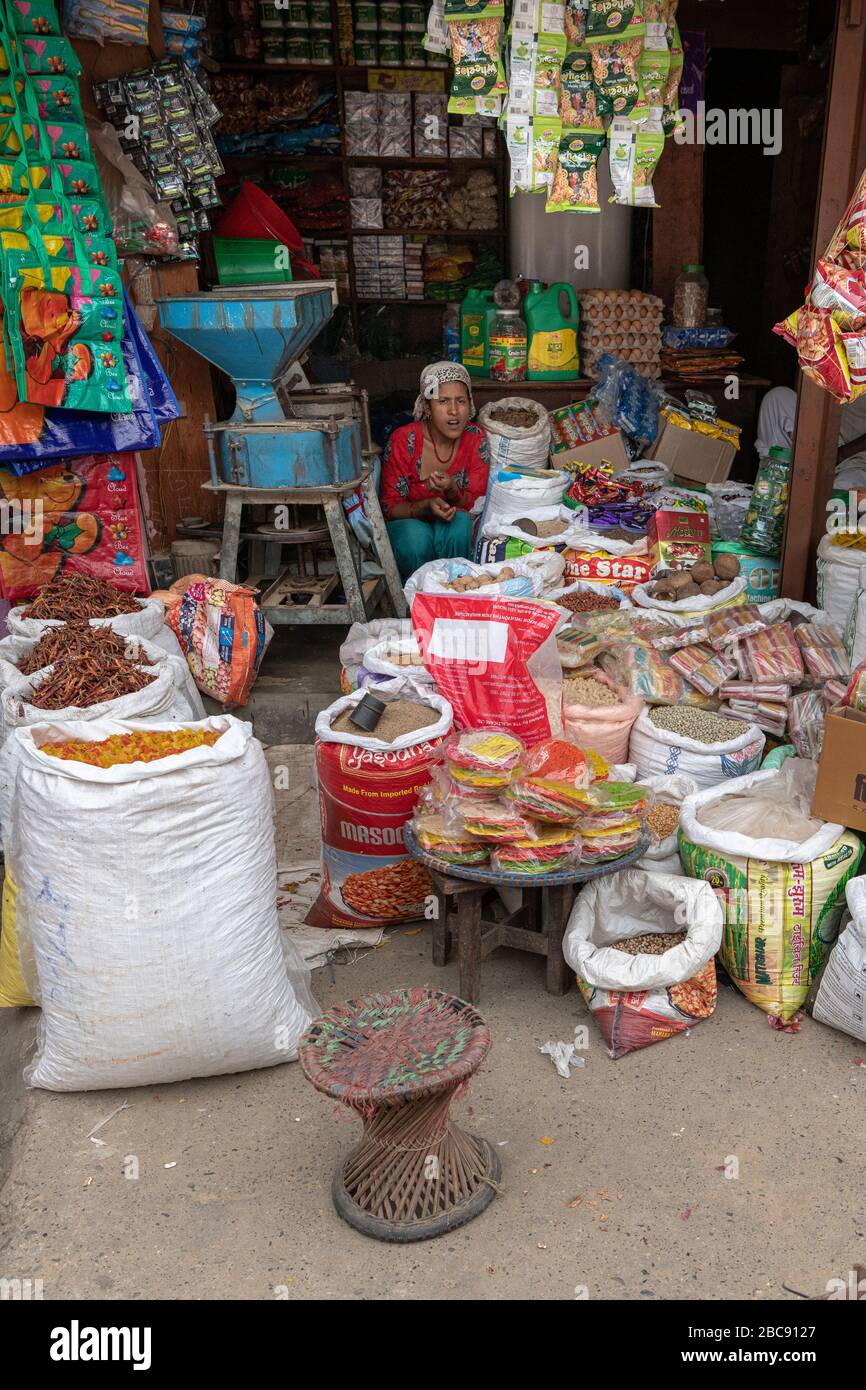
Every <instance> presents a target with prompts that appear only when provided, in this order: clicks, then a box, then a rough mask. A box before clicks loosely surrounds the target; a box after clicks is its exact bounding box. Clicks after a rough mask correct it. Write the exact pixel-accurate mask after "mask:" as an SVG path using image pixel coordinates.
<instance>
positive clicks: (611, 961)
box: [563, 869, 723, 1058]
mask: <svg viewBox="0 0 866 1390" xmlns="http://www.w3.org/2000/svg"><path fill="white" fill-rule="evenodd" d="M722 920H723V919H722V909H721V907H720V905H719V903H718V902H717V901H716V895H715V893H714V892H713V891H712V888H711V887H710V885H709V884H708V883H697V882H694V881H692V880H689V879H687V878H677V877H676V876H674V875H673V874H652V873H645V872H644V871H643V870H642V869H623V870H622V871H621V872H620V873H618V874H615V875H614V876H613V877H611V878H605V879H601V880H599V881H597V882H595V883H589V884H587V886H586V887H585V888H584V889H583V890H582V892H581V893H580V894H579V896H578V898H577V901H576V903H575V905H574V907H573V909H572V913H571V917H570V918H569V921H568V927H567V928H566V933H565V938H564V940H563V950H564V952H565V959H566V960H567V961H568V963H569V965H570V966H571V967H572V969H573V970H574V972H575V974H576V975H577V983H578V985H579V987H580V991H581V993H582V995H583V997H584V999H585V1001H586V1004H587V1006H588V1008H589V1011H590V1013H591V1014H592V1017H593V1018H594V1020H595V1022H596V1023H597V1024H598V1027H599V1029H600V1030H601V1034H602V1037H603V1038H604V1040H605V1042H606V1043H607V1046H608V1049H609V1051H610V1055H611V1057H613V1058H617V1057H624V1056H625V1054H626V1053H627V1052H636V1051H637V1050H638V1049H639V1048H641V1047H649V1045H650V1044H651V1043H655V1042H661V1041H662V1040H663V1039H664V1038H670V1037H673V1035H674V1034H675V1033H682V1032H684V1031H685V1030H686V1028H691V1027H693V1026H694V1024H695V1023H698V1022H700V1020H701V1019H704V1018H709V1017H710V1015H711V1014H712V1013H713V1011H714V1010H715V1007H716V967H715V961H714V960H713V957H714V956H715V954H716V951H717V950H718V949H719V943H720V941H721V939H722Z"/></svg>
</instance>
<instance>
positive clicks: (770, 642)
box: [738, 623, 804, 685]
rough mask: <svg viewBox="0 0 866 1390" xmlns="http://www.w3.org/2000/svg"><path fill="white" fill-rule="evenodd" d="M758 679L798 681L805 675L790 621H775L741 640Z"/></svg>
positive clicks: (743, 649)
mask: <svg viewBox="0 0 866 1390" xmlns="http://www.w3.org/2000/svg"><path fill="white" fill-rule="evenodd" d="M738 645H739V646H740V649H741V650H742V652H743V655H744V656H745V658H746V661H747V662H748V666H749V672H750V675H751V679H752V680H755V681H784V682H785V683H786V684H789V685H799V684H800V682H801V680H802V679H803V675H804V672H803V661H802V658H801V656H800V648H799V647H798V646H797V643H796V640H795V638H794V629H793V628H792V626H791V624H790V623H775V624H774V625H773V626H772V627H764V628H762V629H761V631H760V632H755V633H753V634H752V635H751V637H746V638H745V639H744V640H743V641H742V643H740V644H738Z"/></svg>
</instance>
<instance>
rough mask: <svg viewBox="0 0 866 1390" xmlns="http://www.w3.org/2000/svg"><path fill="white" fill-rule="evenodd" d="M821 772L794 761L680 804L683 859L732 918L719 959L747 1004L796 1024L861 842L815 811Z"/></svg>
mask: <svg viewBox="0 0 866 1390" xmlns="http://www.w3.org/2000/svg"><path fill="white" fill-rule="evenodd" d="M816 771H817V769H816V766H815V764H814V763H812V762H808V761H806V760H805V759H801V758H789V759H788V760H787V761H786V762H785V763H783V765H782V767H781V768H780V769H779V770H778V771H775V772H772V771H771V772H756V773H753V774H752V775H751V776H749V777H742V778H740V779H739V780H738V781H735V782H730V783H726V784H725V786H724V787H712V788H710V789H709V790H707V791H702V792H698V794H697V795H696V796H692V797H689V798H688V799H687V800H686V801H685V802H684V803H683V809H682V814H681V818H680V838H679V847H680V858H681V859H682V863H683V868H684V869H685V871H686V873H687V874H688V875H689V876H690V877H691V878H695V879H704V880H705V881H706V882H707V883H709V884H710V885H711V887H712V888H714V889H715V890H716V892H717V893H718V895H719V901H720V902H721V904H722V907H723V908H724V913H725V932H724V937H723V940H722V949H721V959H722V962H723V964H724V967H725V969H726V970H727V972H728V974H729V975H730V976H731V978H732V980H733V981H734V983H735V984H736V986H737V988H738V989H740V990H741V991H742V992H743V994H745V996H746V998H747V999H749V1000H751V1002H752V1003H753V1004H757V1005H758V1007H759V1008H761V1009H763V1010H764V1012H765V1013H768V1014H773V1015H775V1016H776V1017H778V1018H781V1019H789V1018H791V1017H792V1016H793V1015H794V1014H795V1013H796V1012H797V1011H798V1009H800V1008H802V1006H803V1004H804V1002H805V999H806V995H807V993H808V990H809V985H810V983H811V981H812V979H813V978H814V976H815V975H816V974H817V972H818V970H819V969H820V967H821V964H822V963H823V961H824V958H825V955H826V953H827V951H828V949H829V947H830V946H831V944H832V943H833V941H834V939H835V937H836V932H837V931H838V927H839V919H840V916H841V912H842V907H843V904H844V888H845V884H846V883H847V881H848V879H850V878H853V877H854V875H855V874H856V873H857V868H858V865H859V863H860V859H861V857H862V854H863V844H862V842H861V840H860V839H859V837H858V836H857V835H855V834H853V833H852V832H851V831H849V830H844V829H843V827H842V826H841V825H831V824H829V823H827V822H825V821H820V820H818V819H817V818H816V817H813V816H812V815H811V805H812V794H813V792H814V786H815V776H816Z"/></svg>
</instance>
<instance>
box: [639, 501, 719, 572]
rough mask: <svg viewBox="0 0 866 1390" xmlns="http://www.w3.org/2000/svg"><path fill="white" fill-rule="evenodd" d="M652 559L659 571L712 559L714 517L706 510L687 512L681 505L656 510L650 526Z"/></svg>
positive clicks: (686, 567) (648, 529) (681, 567)
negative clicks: (711, 523) (712, 524)
mask: <svg viewBox="0 0 866 1390" xmlns="http://www.w3.org/2000/svg"><path fill="white" fill-rule="evenodd" d="M647 541H648V543H649V558H650V564H651V566H652V571H653V574H655V572H656V571H657V570H661V569H665V570H690V569H691V567H692V565H696V564H698V563H699V562H700V561H701V560H705V561H707V562H708V563H709V562H710V561H711V556H712V550H711V547H710V519H709V517H708V516H707V514H706V512H687V511H684V510H683V509H682V508H680V507H672V508H670V509H663V510H662V511H658V512H653V515H652V516H651V517H650V523H649V526H648V527H647Z"/></svg>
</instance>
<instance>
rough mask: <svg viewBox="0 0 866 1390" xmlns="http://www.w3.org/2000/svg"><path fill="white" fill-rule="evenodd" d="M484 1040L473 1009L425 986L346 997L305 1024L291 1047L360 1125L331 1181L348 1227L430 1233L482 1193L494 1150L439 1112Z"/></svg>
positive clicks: (388, 1234) (449, 1224)
mask: <svg viewBox="0 0 866 1390" xmlns="http://www.w3.org/2000/svg"><path fill="white" fill-rule="evenodd" d="M489 1047H490V1031H489V1029H488V1027H487V1025H486V1023H485V1022H484V1019H483V1018H482V1017H481V1015H480V1014H479V1013H478V1012H477V1011H476V1010H475V1009H473V1008H472V1007H471V1006H470V1005H469V1004H466V1003H464V1001H463V1000H462V999H457V998H455V997H454V995H451V994H443V993H442V992H441V991H440V990H432V989H402V990H394V991H392V992H390V993H387V994H371V995H367V996H366V997H365V998H363V999H350V1000H349V1001H348V1003H345V1004H337V1005H336V1006H335V1007H334V1008H333V1009H330V1010H329V1011H328V1013H326V1014H324V1015H323V1017H322V1018H319V1019H316V1021H315V1022H314V1023H313V1024H312V1025H311V1027H310V1028H309V1030H308V1031H307V1033H306V1035H305V1036H304V1038H303V1040H302V1042H301V1046H300V1049H299V1052H298V1057H299V1060H300V1063H301V1067H302V1069H303V1072H304V1075H305V1076H306V1078H307V1080H308V1081H310V1082H312V1084H313V1085H314V1086H315V1087H316V1090H318V1091H322V1092H323V1093H324V1094H325V1095H327V1096H332V1097H333V1098H334V1099H335V1100H338V1101H341V1102H342V1103H343V1104H344V1105H347V1106H349V1108H350V1109H352V1110H354V1111H355V1112H356V1114H357V1115H359V1116H360V1118H361V1120H362V1121H363V1124H364V1133H363V1136H362V1138H361V1142H360V1144H359V1145H358V1147H357V1148H356V1149H353V1150H352V1152H351V1153H350V1154H349V1155H348V1157H347V1158H346V1159H345V1160H344V1162H343V1163H342V1164H341V1165H340V1167H339V1168H338V1170H337V1172H336V1173H335V1175H334V1181H333V1183H332V1186H331V1195H332V1197H333V1201H334V1206H335V1207H336V1209H337V1211H338V1213H339V1214H340V1216H342V1217H343V1219H344V1220H345V1221H348V1223H349V1225H350V1226H354V1227H355V1229H356V1230H359V1231H362V1232H363V1233H364V1235H368V1236H373V1237H375V1238H376V1239H377V1240H387V1241H398V1242H406V1241H413V1240H430V1239H431V1238H432V1237H433V1236H440V1235H444V1234H445V1233H446V1232H447V1231H453V1230H454V1228H455V1227H457V1226H462V1225H463V1224H464V1223H465V1222H467V1221H471V1220H472V1218H473V1217H475V1216H478V1214H479V1213H480V1212H482V1211H483V1210H484V1208H485V1207H486V1206H488V1205H489V1203H490V1202H492V1200H493V1198H494V1196H495V1195H496V1191H497V1184H498V1182H499V1177H500V1166H499V1158H498V1156H497V1154H496V1152H495V1150H494V1149H493V1148H491V1146H490V1144H489V1143H488V1142H487V1140H486V1139H479V1138H476V1137H475V1136H474V1135H472V1134H467V1133H466V1132H465V1131H464V1130H462V1129H460V1127H459V1126H458V1125H457V1124H455V1122H454V1120H453V1119H452V1117H451V1114H450V1106H451V1101H452V1099H453V1097H454V1093H455V1092H456V1091H457V1090H458V1088H460V1089H463V1088H465V1087H466V1086H467V1085H468V1082H469V1079H470V1077H471V1076H472V1075H473V1073H474V1072H475V1071H477V1069H478V1067H479V1066H480V1065H481V1062H482V1061H483V1060H484V1058H485V1056H486V1055H487V1051H488V1049H489Z"/></svg>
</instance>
